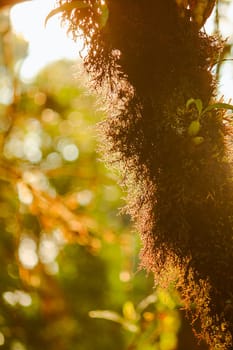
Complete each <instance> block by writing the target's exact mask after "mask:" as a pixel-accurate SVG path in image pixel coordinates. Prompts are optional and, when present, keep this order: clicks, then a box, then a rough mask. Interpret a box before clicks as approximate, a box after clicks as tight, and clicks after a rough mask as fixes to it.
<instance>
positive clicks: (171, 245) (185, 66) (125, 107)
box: [61, 0, 233, 350]
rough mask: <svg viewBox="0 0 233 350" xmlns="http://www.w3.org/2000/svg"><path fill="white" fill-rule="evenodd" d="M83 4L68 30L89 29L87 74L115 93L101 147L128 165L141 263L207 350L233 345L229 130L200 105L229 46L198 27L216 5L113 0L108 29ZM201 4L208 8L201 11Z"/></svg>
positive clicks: (113, 160) (125, 173)
mask: <svg viewBox="0 0 233 350" xmlns="http://www.w3.org/2000/svg"><path fill="white" fill-rule="evenodd" d="M61 3H62V1H61ZM88 3H89V8H85V9H77V10H76V11H75V14H76V16H71V17H70V21H71V30H73V33H74V35H75V32H76V29H77V28H81V29H82V30H83V31H84V36H85V38H86V42H87V43H88V45H89V46H90V51H89V54H88V56H87V57H86V58H85V63H86V68H87V71H88V72H90V73H91V74H92V76H93V78H94V81H95V84H96V85H102V86H105V85H106V84H107V85H108V87H109V89H110V92H109V96H110V98H109V101H110V103H109V118H107V119H106V121H105V122H104V123H102V124H101V125H100V132H101V136H102V137H103V135H104V142H103V145H104V147H103V152H104V153H107V155H106V159H107V161H108V162H109V164H112V165H116V166H117V167H118V168H119V169H120V170H121V172H122V183H123V186H126V187H127V191H128V198H127V201H128V204H127V208H126V210H127V212H128V213H129V214H130V215H131V216H132V218H133V220H134V221H135V224H136V228H137V229H138V230H139V231H140V233H141V237H142V241H143V244H144V247H143V251H142V265H143V266H144V267H146V268H147V269H150V270H152V271H153V272H154V274H155V281H156V283H160V284H163V285H165V286H166V285H169V284H170V283H173V284H174V285H175V286H176V287H177V289H178V290H179V291H180V295H181V298H182V302H183V306H184V308H185V309H186V310H187V313H188V316H189V317H190V320H191V322H192V324H193V327H194V330H195V332H196V334H197V336H199V337H200V338H201V339H204V340H205V341H206V343H207V344H208V345H209V348H210V349H218V348H219V349H222V350H226V349H232V333H233V294H232V293H233V275H232V271H231V267H232V265H233V239H232V233H233V232H232V230H233V180H232V179H233V174H232V166H231V153H230V151H229V145H228V136H229V132H230V127H229V125H228V124H227V122H226V119H225V115H224V112H223V110H222V109H217V108H215V109H214V108H212V109H211V108H209V111H205V108H207V107H208V106H210V105H211V104H213V103H215V102H216V101H215V87H216V83H215V77H214V76H213V74H212V70H213V67H214V65H215V63H216V61H217V60H218V55H219V53H220V51H221V48H222V43H221V42H220V41H219V39H217V38H215V37H210V36H207V35H206V34H205V33H204V32H202V31H200V27H201V25H202V24H203V23H204V21H205V19H206V17H207V16H208V14H209V12H210V9H212V5H213V1H209V2H208V1H196V2H194V1H189V3H190V5H189V6H185V3H186V2H185V1H183V2H182V1H175V0H166V1H164V0H160V1H155V0H148V1H140V0H106V4H107V7H108V11H109V17H108V21H107V23H106V25H105V26H104V27H103V28H101V27H100V25H99V23H100V17H99V16H100V15H99V12H98V11H97V10H96V8H97V7H96V4H97V1H95V0H89V1H88ZM177 3H179V6H178V5H177ZM199 3H202V5H203V4H207V5H206V7H205V8H204V10H205V11H204V12H203V13H202V14H201V17H200V8H199V7H198V6H199V5H198V4H199ZM208 4H209V7H208ZM203 6H204V5H203ZM198 9H199V10H198ZM202 10H203V8H202ZM198 11H199V12H198ZM69 15H70V14H69V13H67V14H65V15H64V18H67V17H69ZM90 19H91V20H90ZM91 28H92V29H93V31H91V30H90V29H91ZM96 28H99V30H97V29H96Z"/></svg>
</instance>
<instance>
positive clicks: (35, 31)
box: [11, 0, 82, 81]
mask: <svg viewBox="0 0 233 350" xmlns="http://www.w3.org/2000/svg"><path fill="white" fill-rule="evenodd" d="M54 7H55V0H33V1H29V2H25V3H22V4H18V5H15V6H14V7H13V8H12V9H11V22H12V25H13V28H14V31H15V33H17V34H18V35H20V36H22V37H23V38H24V39H25V40H26V41H28V42H29V54H28V57H27V58H26V59H25V61H24V62H23V64H22V66H21V70H20V74H21V77H22V79H23V80H26V81H28V80H29V81H30V80H32V79H33V77H34V76H35V75H36V74H37V73H38V71H39V70H40V69H42V68H43V67H44V66H45V65H46V64H48V63H51V62H53V61H54V60H58V59H65V58H67V59H71V60H78V59H79V53H78V52H79V50H80V48H81V47H82V43H80V44H78V43H75V42H74V41H73V40H72V39H71V38H69V37H68V35H67V33H66V29H65V28H62V27H61V22H60V18H59V16H54V17H52V18H51V19H49V21H48V23H47V25H46V27H45V18H46V16H47V15H48V13H49V12H50V11H51V10H52V9H53V8H54Z"/></svg>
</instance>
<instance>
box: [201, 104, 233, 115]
mask: <svg viewBox="0 0 233 350" xmlns="http://www.w3.org/2000/svg"><path fill="white" fill-rule="evenodd" d="M215 108H218V109H222V108H223V109H232V110H233V105H230V104H229V103H221V102H219V103H213V104H212V105H209V106H207V107H206V108H205V109H204V111H203V113H206V112H209V111H211V110H212V109H215Z"/></svg>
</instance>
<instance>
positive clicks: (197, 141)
mask: <svg viewBox="0 0 233 350" xmlns="http://www.w3.org/2000/svg"><path fill="white" fill-rule="evenodd" d="M192 141H193V143H194V145H196V146H198V145H201V144H202V143H203V142H204V137H202V136H196V137H193V138H192Z"/></svg>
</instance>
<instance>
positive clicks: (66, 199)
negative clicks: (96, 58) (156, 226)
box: [0, 9, 204, 350]
mask: <svg viewBox="0 0 233 350" xmlns="http://www.w3.org/2000/svg"><path fill="white" fill-rule="evenodd" d="M26 56H27V43H26V42H25V41H24V40H22V39H21V38H19V37H17V36H16V35H15V34H14V32H13V31H12V28H11V23H10V20H9V11H8V10H6V9H5V10H2V11H1V13H0V74H1V79H0V147H1V156H0V157H1V158H0V198H1V200H0V231H1V233H0V264H1V269H0V281H1V283H0V348H1V347H2V348H3V349H9V350H37V349H38V350H39V349H44V350H47V349H48V350H53V349H56V350H71V349H72V350H75V349H83V350H93V349H96V350H98V349H101V350H105V349H106V350H107V349H117V350H120V349H128V350H130V349H137V350H152V349H155V350H156V349H157V350H175V349H180V350H182V349H186V348H187V346H188V348H189V349H196V348H197V344H195V342H194V340H193V336H192V334H191V332H190V329H188V328H187V327H188V326H187V324H186V322H185V321H184V320H183V316H182V314H181V313H180V311H178V310H179V297H178V295H176V294H175V293H174V291H172V288H171V290H170V291H164V290H162V289H159V288H155V287H154V286H153V278H152V276H147V275H146V274H145V272H144V271H140V270H139V258H138V255H139V251H140V241H139V238H138V236H137V234H135V233H134V232H133V228H132V226H131V223H130V220H129V218H128V217H127V216H124V215H119V208H121V207H122V206H123V205H124V200H123V198H124V193H122V192H121V189H120V187H119V186H118V184H117V174H114V173H113V172H111V171H109V170H108V169H106V168H105V166H104V164H103V163H102V162H101V160H100V155H98V154H97V151H96V150H97V141H96V133H95V124H96V123H97V122H98V121H100V120H101V119H102V118H103V117H104V112H102V111H101V108H100V105H101V101H99V99H97V97H96V96H94V95H90V93H89V92H88V91H87V90H86V89H85V87H84V85H83V84H82V83H81V82H80V81H79V80H77V79H75V78H74V71H75V70H76V69H78V67H74V63H73V62H69V61H58V62H54V63H53V64H51V65H49V66H47V67H46V68H45V69H44V70H43V71H41V72H40V73H39V75H38V76H37V77H36V78H35V79H34V81H33V82H30V83H25V82H23V81H22V80H21V79H20V76H19V67H20V65H21V64H22V62H23V60H24V59H25V57H26ZM77 66H78V63H77ZM198 348H199V347H198ZM200 348H201V347H200ZM202 348H203V349H204V347H202Z"/></svg>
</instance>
